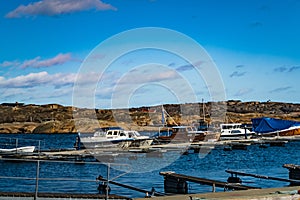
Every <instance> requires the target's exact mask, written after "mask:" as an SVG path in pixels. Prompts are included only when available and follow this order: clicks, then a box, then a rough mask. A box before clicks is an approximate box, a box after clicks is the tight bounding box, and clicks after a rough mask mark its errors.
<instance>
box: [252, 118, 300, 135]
mask: <svg viewBox="0 0 300 200" xmlns="http://www.w3.org/2000/svg"><path fill="white" fill-rule="evenodd" d="M251 120H252V127H253V131H254V132H256V133H270V132H275V131H280V130H284V129H288V128H290V127H293V126H300V122H297V121H291V120H283V119H275V118H269V117H262V118H253V119H251Z"/></svg>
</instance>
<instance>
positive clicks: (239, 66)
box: [235, 65, 245, 68]
mask: <svg viewBox="0 0 300 200" xmlns="http://www.w3.org/2000/svg"><path fill="white" fill-rule="evenodd" d="M243 67H245V65H237V66H235V68H243Z"/></svg>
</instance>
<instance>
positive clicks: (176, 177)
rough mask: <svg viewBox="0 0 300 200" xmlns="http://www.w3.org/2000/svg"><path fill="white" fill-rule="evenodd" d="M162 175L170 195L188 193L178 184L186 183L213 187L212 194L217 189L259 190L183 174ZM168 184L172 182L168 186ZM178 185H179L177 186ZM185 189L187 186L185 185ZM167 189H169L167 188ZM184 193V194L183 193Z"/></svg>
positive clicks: (166, 190) (166, 189)
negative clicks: (173, 192)
mask: <svg viewBox="0 0 300 200" xmlns="http://www.w3.org/2000/svg"><path fill="white" fill-rule="evenodd" d="M159 174H160V175H162V176H164V179H165V192H166V193H168V192H169V191H170V192H171V191H176V190H179V192H178V193H187V191H185V190H182V189H183V188H180V187H179V185H178V184H182V183H184V182H186V181H188V182H194V183H199V184H204V185H209V186H212V192H215V191H216V190H215V188H216V187H220V188H224V190H228V189H234V190H248V189H259V188H258V187H251V186H246V185H241V184H232V183H228V182H222V181H217V180H212V179H207V178H199V177H194V176H187V175H183V174H176V173H174V172H160V173H159ZM174 180H177V182H174ZM168 182H171V183H169V184H168ZM176 184H177V185H176ZM183 186H184V187H185V186H186V185H184V184H183ZM166 187H167V188H166ZM181 191H183V192H181Z"/></svg>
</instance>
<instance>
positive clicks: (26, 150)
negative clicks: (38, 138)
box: [0, 146, 35, 153]
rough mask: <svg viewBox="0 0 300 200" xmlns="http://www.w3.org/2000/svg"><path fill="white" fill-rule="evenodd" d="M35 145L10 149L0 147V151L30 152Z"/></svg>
mask: <svg viewBox="0 0 300 200" xmlns="http://www.w3.org/2000/svg"><path fill="white" fill-rule="evenodd" d="M34 150H35V146H24V147H17V148H11V149H0V153H32V152H33V151H34Z"/></svg>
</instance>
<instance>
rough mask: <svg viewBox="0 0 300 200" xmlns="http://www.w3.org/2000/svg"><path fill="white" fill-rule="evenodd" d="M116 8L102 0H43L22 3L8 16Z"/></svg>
mask: <svg viewBox="0 0 300 200" xmlns="http://www.w3.org/2000/svg"><path fill="white" fill-rule="evenodd" d="M92 9H94V10H116V8H115V7H113V6H112V5H110V4H107V3H103V2H102V1H101V0H42V1H38V2H34V3H30V4H28V5H26V6H24V5H20V6H19V7H17V8H16V9H15V10H13V11H11V12H9V13H8V14H7V15H6V16H5V17H7V18H21V17H27V16H38V15H44V16H57V15H62V14H68V13H75V12H80V11H87V10H92Z"/></svg>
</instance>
